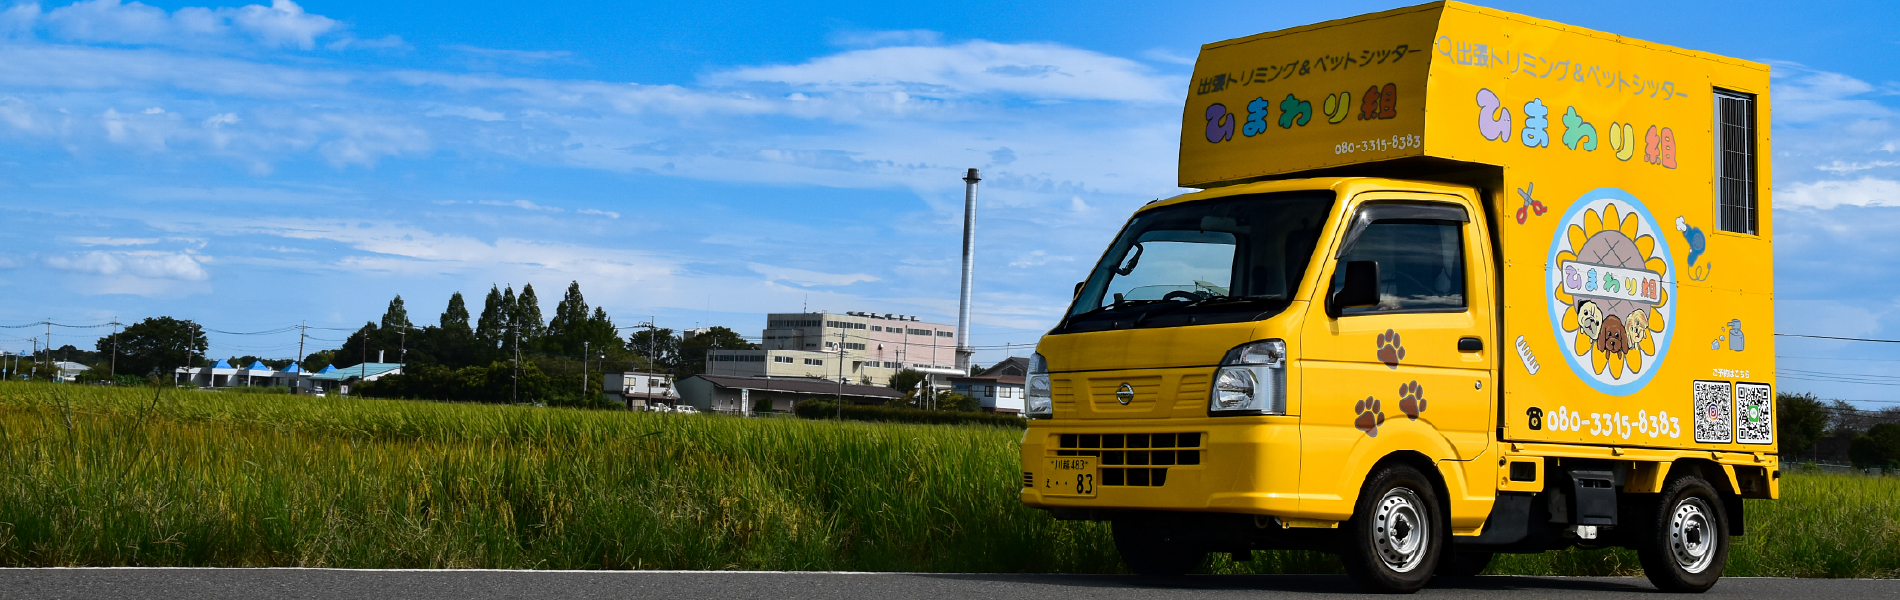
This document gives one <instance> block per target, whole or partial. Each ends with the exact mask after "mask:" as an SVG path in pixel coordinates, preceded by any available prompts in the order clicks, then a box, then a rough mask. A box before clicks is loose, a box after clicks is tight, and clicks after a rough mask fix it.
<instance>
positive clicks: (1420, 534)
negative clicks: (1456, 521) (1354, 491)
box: [1339, 464, 1445, 594]
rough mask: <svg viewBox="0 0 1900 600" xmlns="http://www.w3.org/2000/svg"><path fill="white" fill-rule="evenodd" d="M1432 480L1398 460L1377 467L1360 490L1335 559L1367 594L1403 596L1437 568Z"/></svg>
mask: <svg viewBox="0 0 1900 600" xmlns="http://www.w3.org/2000/svg"><path fill="white" fill-rule="evenodd" d="M1432 489H1433V487H1432V483H1431V480H1430V479H1427V478H1426V477H1425V475H1424V474H1423V473H1420V472H1419V471H1418V469H1414V468H1412V467H1410V466H1407V465H1403V464H1390V465H1386V466H1383V467H1380V468H1379V469H1378V470H1376V471H1374V472H1373V474H1372V476H1371V477H1369V478H1367V480H1366V485H1365V487H1364V489H1362V490H1360V493H1359V503H1358V506H1356V507H1355V510H1354V511H1353V517H1352V520H1351V521H1349V522H1348V523H1347V527H1346V528H1345V530H1344V531H1342V532H1341V533H1343V534H1344V535H1345V536H1346V539H1345V540H1344V542H1345V543H1344V544H1343V547H1342V548H1341V549H1340V554H1339V558H1340V561H1341V562H1343V563H1345V566H1346V574H1348V575H1350V576H1352V580H1353V583H1356V584H1358V585H1359V586H1360V587H1362V588H1365V589H1366V591H1369V592H1377V593H1400V594H1409V593H1412V592H1416V591H1418V590H1419V589H1420V588H1423V587H1425V584H1426V583H1428V582H1430V581H1431V579H1432V570H1433V569H1435V568H1437V567H1438V557H1439V554H1440V552H1441V550H1442V548H1443V546H1444V544H1445V527H1444V523H1443V520H1442V519H1441V517H1440V515H1441V514H1443V513H1441V512H1440V508H1439V505H1438V496H1437V494H1435V493H1434V492H1433V491H1432Z"/></svg>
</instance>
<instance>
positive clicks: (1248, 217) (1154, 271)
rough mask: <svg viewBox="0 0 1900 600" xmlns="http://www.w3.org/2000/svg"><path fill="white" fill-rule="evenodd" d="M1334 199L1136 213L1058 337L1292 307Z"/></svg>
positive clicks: (1314, 194) (1308, 197) (1244, 316)
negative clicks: (1293, 299)
mask: <svg viewBox="0 0 1900 600" xmlns="http://www.w3.org/2000/svg"><path fill="white" fill-rule="evenodd" d="M1332 206H1333V193H1332V192H1330V191H1302V192H1280V193H1274V194H1254V195H1248V196H1235V197H1229V198H1221V199H1217V200H1205V201H1199V202H1187V203H1183V204H1177V205H1174V206H1167V207H1162V208H1157V209H1154V210H1150V211H1147V212H1143V213H1141V214H1139V215H1136V216H1135V218H1134V219H1132V220H1130V221H1129V222H1128V226H1127V227H1126V228H1124V229H1123V230H1122V233H1121V235H1120V236H1119V237H1117V238H1116V239H1115V244H1114V246H1111V247H1110V248H1109V250H1108V253H1107V254H1105V255H1104V256H1103V260H1102V263H1101V264H1099V265H1096V266H1095V270H1094V271H1093V272H1092V273H1090V274H1089V279H1088V281H1087V282H1085V283H1084V284H1083V287H1082V292H1081V293H1080V294H1078V295H1077V296H1076V299H1075V305H1074V306H1072V307H1070V308H1069V314H1068V317H1067V318H1066V319H1064V321H1063V323H1062V325H1060V326H1058V327H1057V328H1056V331H1055V332H1054V333H1073V332H1081V331H1100V330H1104V329H1128V328H1136V327H1174V326H1180V325H1189V324H1206V323H1231V322H1236V321H1247V320H1254V319H1260V318H1264V317H1268V316H1272V315H1273V314H1277V313H1279V312H1280V311H1281V310H1284V309H1285V308H1286V305H1287V303H1288V302H1290V301H1291V300H1292V298H1293V294H1294V293H1295V292H1296V291H1298V290H1297V289H1296V288H1298V287H1299V284H1300V278H1301V277H1302V276H1304V275H1305V274H1306V265H1307V263H1308V262H1309V261H1310V260H1311V259H1312V256H1313V248H1314V246H1315V245H1316V244H1317V243H1318V242H1319V237H1320V228H1321V227H1322V226H1324V225H1325V223H1326V217H1327V215H1328V214H1329V213H1330V212H1331V211H1332Z"/></svg>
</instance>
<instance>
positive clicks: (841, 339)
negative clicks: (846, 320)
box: [838, 327, 844, 422]
mask: <svg viewBox="0 0 1900 600" xmlns="http://www.w3.org/2000/svg"><path fill="white" fill-rule="evenodd" d="M838 420H840V422H842V420H844V328H842V327H840V328H838Z"/></svg>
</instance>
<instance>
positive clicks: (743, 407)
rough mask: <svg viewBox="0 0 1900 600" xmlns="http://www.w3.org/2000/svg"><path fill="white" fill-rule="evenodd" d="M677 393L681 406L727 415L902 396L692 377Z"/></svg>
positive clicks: (810, 381) (786, 380) (795, 382)
mask: <svg viewBox="0 0 1900 600" xmlns="http://www.w3.org/2000/svg"><path fill="white" fill-rule="evenodd" d="M679 393H680V402H681V403H682V404H688V405H691V406H693V407H695V408H698V409H700V410H702V411H708V412H720V413H730V414H752V413H754V412H757V411H756V410H755V407H761V406H760V405H761V404H762V403H764V404H765V405H768V406H770V407H771V410H773V411H776V412H784V411H789V410H791V409H792V405H794V404H797V403H798V402H800V401H803V400H812V399H819V398H844V399H845V400H846V401H847V402H851V403H853V404H883V403H885V402H889V401H891V400H892V399H894V398H897V397H898V396H901V395H902V394H900V393H898V391H897V390H893V389H890V388H887V387H883V386H875V385H857V384H840V383H838V382H837V381H836V380H832V381H826V380H823V379H815V378H808V377H732V376H724V375H694V376H692V377H688V378H686V379H682V380H680V382H679ZM761 408H762V407H761Z"/></svg>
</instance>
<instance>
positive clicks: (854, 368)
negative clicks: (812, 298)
mask: <svg viewBox="0 0 1900 600" xmlns="http://www.w3.org/2000/svg"><path fill="white" fill-rule="evenodd" d="M760 337H761V340H760V343H759V346H760V347H761V348H762V349H761V350H713V351H711V352H710V353H708V354H707V356H706V374H708V375H721V376H730V377H810V378H818V379H828V380H831V381H838V380H839V378H840V377H842V378H843V379H844V382H845V383H851V384H862V385H886V384H888V383H890V380H891V376H892V375H896V374H897V372H898V371H899V370H902V369H914V370H917V371H920V372H923V373H925V374H927V375H930V376H931V379H932V382H931V383H932V385H933V387H943V385H944V383H945V381H946V380H947V378H949V377H953V376H958V375H965V374H966V373H965V372H963V371H959V370H957V368H956V363H957V352H956V349H957V328H956V327H955V326H952V325H943V324H938V323H929V322H925V321H923V320H920V319H918V318H917V317H913V316H908V315H892V314H878V313H861V312H850V313H845V314H841V315H840V314H831V313H825V312H816V313H772V314H768V315H766V321H765V331H764V333H763V334H762V335H761V336H760Z"/></svg>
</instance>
